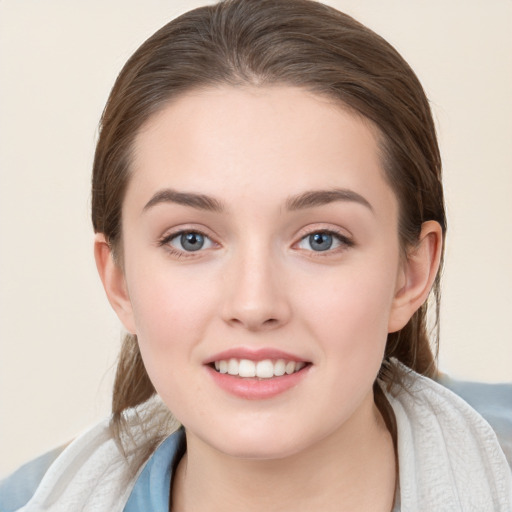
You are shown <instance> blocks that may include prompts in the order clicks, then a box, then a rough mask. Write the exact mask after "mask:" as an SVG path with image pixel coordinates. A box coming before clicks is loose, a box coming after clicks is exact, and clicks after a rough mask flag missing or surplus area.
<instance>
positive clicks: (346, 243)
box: [158, 229, 355, 258]
mask: <svg viewBox="0 0 512 512" xmlns="http://www.w3.org/2000/svg"><path fill="white" fill-rule="evenodd" d="M186 234H195V235H200V236H202V237H204V238H205V239H206V240H209V241H210V243H212V244H216V242H214V241H213V240H212V239H211V237H210V236H208V235H207V234H206V233H204V232H203V231H201V230H198V229H182V230H180V231H176V232H174V233H170V234H167V235H165V236H163V237H162V238H161V239H160V240H159V241H158V246H159V247H164V246H165V248H166V249H167V250H168V251H169V253H170V254H171V255H173V256H174V257H177V258H190V257H194V256H195V254H194V253H196V252H197V253H200V252H203V251H202V250H201V249H202V247H201V248H200V249H198V250H197V251H186V250H180V249H176V248H175V247H173V246H172V245H171V244H170V242H172V241H173V240H175V239H176V238H178V237H181V236H182V235H186ZM316 234H321V235H330V236H332V237H333V238H335V239H336V240H337V242H339V244H340V245H339V246H338V247H335V248H334V249H331V248H329V249H326V250H324V251H314V250H308V249H303V250H305V251H307V252H310V253H312V254H314V255H315V257H326V256H329V255H332V254H333V253H338V252H340V251H343V250H346V249H347V248H351V247H353V246H354V245H355V244H354V241H353V240H351V239H350V238H348V237H347V236H346V235H344V234H342V233H340V232H338V231H336V230H333V229H312V230H311V231H309V232H307V233H306V234H304V235H303V236H302V237H301V238H300V240H299V241H298V242H295V244H294V246H297V245H298V244H300V243H302V242H303V241H305V240H307V238H308V237H310V236H311V235H316Z"/></svg>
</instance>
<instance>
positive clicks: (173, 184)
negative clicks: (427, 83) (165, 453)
mask: <svg viewBox="0 0 512 512" xmlns="http://www.w3.org/2000/svg"><path fill="white" fill-rule="evenodd" d="M122 215H123V225H122V230H123V254H124V276H123V279H124V283H125V286H126V297H127V300H126V302H127V304H126V308H125V309H126V311H127V313H126V314H124V315H122V319H123V321H124V323H125V325H126V327H127V328H128V329H129V330H130V331H131V332H133V333H135V334H137V337H138V340H139V343H140V349H141V353H142V356H143V359H144V363H145V365H146V368H147V371H148V374H149V376H150V378H151V380H152V382H153V384H154V386H155V388H156V390H157V392H158V393H159V395H160V396H161V397H162V399H163V400H164V402H165V403H166V404H167V406H168V407H169V409H170V410H171V411H173V413H174V414H175V416H176V417H177V418H178V419H179V420H180V421H181V422H182V423H183V424H184V425H185V427H186V428H187V432H188V435H190V436H194V437H195V438H196V439H198V440H200V441H201V442H202V443H204V444H205V445H207V446H209V447H211V448H213V449H215V450H218V451H220V452H223V453H225V454H229V455H233V456H237V457H256V458H276V457H284V456H287V455H291V454H294V453H298V452H300V451H301V450H306V449H308V448H309V447H312V446H314V445H315V444H316V443H320V442H321V441H322V440H325V439H328V438H330V437H332V436H336V435H340V433H341V432H343V431H344V429H347V428H348V426H349V425H358V424H359V426H360V427H361V428H363V427H362V425H364V422H365V421H366V420H367V419H368V417H369V416H370V415H371V413H372V410H373V407H374V405H373V394H372V385H373V382H374V380H375V378H376V375H377V373H378V370H379V367H380V364H381V361H382V358H383V352H384V347H385V343H386V336H387V333H388V331H389V330H390V326H391V325H392V324H393V322H394V314H395V313H394V311H395V297H396V295H397V293H398V291H399V290H400V288H401V286H402V285H403V282H402V281H403V280H402V277H401V276H402V270H401V264H400V261H401V258H400V246H399V241H398V233H397V224H398V221H397V218H398V206H397V200H396V198H395V196H394V193H393V191H392V190H391V189H390V187H389V185H388V184H387V182H386V180H385V178H384V174H383V169H382V164H381V161H380V158H379V152H378V146H377V138H376V131H375V129H374V128H373V127H372V126H371V125H370V124H369V123H368V122H365V121H364V120H362V119H361V118H359V117H357V116H355V115H354V114H352V113H350V112H348V111H347V110H344V109H342V108H341V107H340V106H339V105H337V104H333V103H332V102H330V101H329V100H327V99H324V98H321V97H318V96H315V95H312V94H311V93H309V92H306V91H303V90H300V89H298V88H292V87H274V88H257V89H256V88H254V89H253V88H230V87H227V86H226V87H222V88H212V89H207V90H202V91H196V92H190V93H188V94H186V95H184V96H181V97H179V98H178V99H176V100H173V101H172V102H171V103H169V104H168V105H167V106H166V107H165V108H164V109H163V110H162V111H160V112H159V113H158V114H156V115H155V116H154V117H152V118H151V119H150V120H149V122H148V123H147V124H146V125H145V126H144V128H143V129H142V130H141V132H140V133H139V135H138V137H137V139H136V144H135V152H134V161H133V165H132V176H131V178H130V184H129V187H128V190H127V193H126V197H125V200H124V203H123V211H122Z"/></svg>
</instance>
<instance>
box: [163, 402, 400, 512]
mask: <svg viewBox="0 0 512 512" xmlns="http://www.w3.org/2000/svg"><path fill="white" fill-rule="evenodd" d="M395 475H396V463H395V452H394V448H393V441H392V438H391V435H390V433H389V432H388V430H387V428H386V426H385V424H384V421H383V420H382V416H381V415H380V412H379V411H378V409H377V408H376V407H375V405H374V403H373V396H371V403H369V404H368V406H367V407H364V408H362V410H361V411H359V412H358V414H357V415H354V417H352V418H351V419H350V420H349V421H348V422H346V424H344V425H343V426H342V427H340V428H339V429H338V430H337V431H335V432H333V433H332V434H331V435H329V436H327V437H326V438H324V439H322V440H321V441H319V442H318V443H316V444H315V445H314V446H310V447H308V448H307V449H306V450H302V451H301V452H300V453H296V454H293V455H291V456H288V457H285V458H279V459H266V460H259V459H258V460H256V459H241V458H235V457H231V456H229V455H226V454H223V453H220V452H218V451H216V450H215V449H214V448H212V447H210V446H207V445H205V444H204V443H202V441H201V440H199V439H198V438H196V437H195V436H194V435H193V434H190V433H187V453H186V454H185V456H184V457H183V459H182V461H181V462H180V464H179V466H178V469H177V472H176V475H175V478H174V483H173V489H172V497H173V510H176V511H180V512H184V511H185V512H186V511H192V510H201V511H204V512H213V511H220V510H222V511H223V512H231V511H235V510H236V511H239V510H245V511H248V512H252V511H256V510H257V511H261V510H272V511H275V512H278V511H279V512H281V511H282V512H284V511H291V510H293V511H294V512H297V511H310V510H322V511H323V512H329V511H333V512H334V511H336V512H340V511H345V510H346V511H349V510H350V511H352V512H355V511H367V510H371V511H383V512H389V511H390V510H391V508H392V504H393V498H394V494H395V485H396V477H395Z"/></svg>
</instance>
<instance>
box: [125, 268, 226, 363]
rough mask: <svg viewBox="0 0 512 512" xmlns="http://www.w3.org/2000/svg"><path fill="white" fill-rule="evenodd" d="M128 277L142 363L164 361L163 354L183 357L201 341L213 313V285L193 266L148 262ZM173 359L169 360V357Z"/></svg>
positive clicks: (214, 301)
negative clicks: (181, 268) (178, 269)
mask: <svg viewBox="0 0 512 512" xmlns="http://www.w3.org/2000/svg"><path fill="white" fill-rule="evenodd" d="M146 268H150V269H151V270H150V271H144V270H142V269H140V268H137V269H136V270H135V271H134V272H133V273H132V275H130V276H129V283H130V287H129V293H130V298H131V303H132V307H133V315H134V320H135V326H136V329H137V332H136V334H137V336H138V339H139V344H140V346H141V351H143V352H144V354H143V355H144V357H145V362H147V365H148V366H149V365H151V364H152V363H151V360H154V361H155V364H157V365H158V364H163V362H164V359H163V357H164V356H172V358H176V357H184V356H185V351H190V350H191V348H192V347H193V346H194V345H195V344H196V343H198V342H199V340H201V338H202V337H203V335H204V332H205V330H206V329H207V327H208V325H209V323H210V320H211V318H212V316H213V315H214V312H215V304H216V302H217V301H216V300H215V299H216V297H215V293H216V292H215V290H216V287H214V286H212V285H209V284H208V281H207V276H206V275H205V276H201V275H198V272H197V270H196V271H195V273H194V271H193V269H192V267H190V268H189V269H187V270H185V271H183V270H180V271H176V270H175V269H172V268H169V266H167V265H165V264H164V265H158V264H155V265H151V264H150V265H147V266H146ZM171 360H172V359H171Z"/></svg>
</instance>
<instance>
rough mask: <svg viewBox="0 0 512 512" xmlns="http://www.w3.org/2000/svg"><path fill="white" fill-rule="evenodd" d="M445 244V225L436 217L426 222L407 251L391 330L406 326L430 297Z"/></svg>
mask: <svg viewBox="0 0 512 512" xmlns="http://www.w3.org/2000/svg"><path fill="white" fill-rule="evenodd" d="M442 244H443V233H442V228H441V226H440V225H439V223H438V222H436V221H427V222H424V223H423V226H422V229H421V233H420V237H419V242H418V244H417V245H416V246H415V247H414V248H412V249H411V250H410V251H409V252H408V253H407V258H406V261H405V262H404V264H403V268H402V269H401V275H400V283H399V286H398V287H397V290H396V293H395V298H394V300H393V305H392V310H391V314H390V317H389V325H388V332H396V331H399V330H400V329H402V328H403V327H404V326H405V325H406V324H407V322H408V321H409V320H410V318H411V317H412V315H413V314H414V313H415V312H416V311H417V310H418V309H419V308H420V307H421V306H422V304H423V303H424V302H425V301H426V300H427V298H428V295H429V293H430V289H431V288H432V285H433V283H434V280H435V278H436V275H437V272H438V270H439V264H440V261H441V252H442Z"/></svg>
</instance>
